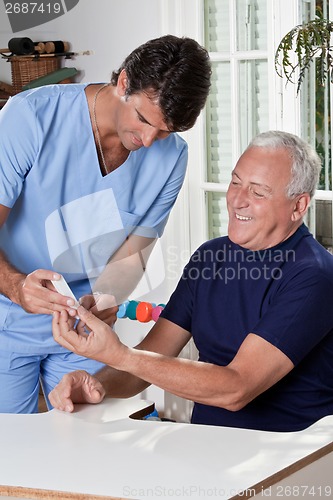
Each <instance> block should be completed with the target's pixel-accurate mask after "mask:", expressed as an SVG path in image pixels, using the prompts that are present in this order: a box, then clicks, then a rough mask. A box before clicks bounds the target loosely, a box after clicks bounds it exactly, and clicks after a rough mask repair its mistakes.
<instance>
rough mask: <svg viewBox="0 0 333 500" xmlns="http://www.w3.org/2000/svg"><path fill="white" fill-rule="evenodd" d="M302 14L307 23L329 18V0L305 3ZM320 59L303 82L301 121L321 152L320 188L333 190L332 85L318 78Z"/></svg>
mask: <svg viewBox="0 0 333 500" xmlns="http://www.w3.org/2000/svg"><path fill="white" fill-rule="evenodd" d="M302 7H303V10H302V15H303V20H304V22H307V21H309V20H311V19H314V18H315V17H316V16H317V17H323V18H328V16H329V14H328V7H329V2H328V0H324V1H323V0H317V1H314V0H311V1H309V2H307V3H302ZM319 68H320V66H319V63H318V60H317V61H315V62H314V63H311V65H310V71H308V72H306V73H305V78H304V80H303V82H302V85H301V92H300V96H301V103H302V106H301V122H302V136H303V137H304V139H305V140H307V141H309V142H310V143H311V144H312V145H313V146H314V147H315V148H316V150H317V152H318V153H319V155H320V157H321V160H322V171H321V174H320V179H319V185H318V188H319V189H322V190H331V189H332V170H331V162H332V151H331V132H330V127H331V112H330V106H331V104H330V99H331V96H330V93H331V92H332V84H331V82H330V79H329V77H328V79H326V82H325V85H324V86H322V85H321V84H320V82H319V81H318V75H319V74H320V69H319Z"/></svg>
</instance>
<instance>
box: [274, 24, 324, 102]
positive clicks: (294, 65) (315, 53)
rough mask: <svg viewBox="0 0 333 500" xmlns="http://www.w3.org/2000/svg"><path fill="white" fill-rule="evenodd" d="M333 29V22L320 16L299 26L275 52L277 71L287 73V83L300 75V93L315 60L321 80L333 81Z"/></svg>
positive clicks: (318, 77)
mask: <svg viewBox="0 0 333 500" xmlns="http://www.w3.org/2000/svg"><path fill="white" fill-rule="evenodd" d="M332 32H333V21H330V20H328V19H324V18H323V17H318V18H316V19H313V20H311V21H309V22H307V23H305V24H300V25H298V26H295V27H294V28H293V29H292V30H290V31H289V32H288V33H287V34H286V35H285V36H284V37H283V38H282V40H281V42H280V43H279V46H278V48H277V50H276V53H275V69H276V72H277V74H278V75H279V76H281V77H282V76H283V75H284V76H285V77H286V78H287V82H292V83H296V82H295V78H296V80H297V94H298V93H299V91H300V87H301V84H302V82H303V80H304V77H305V74H306V72H307V71H308V69H309V68H310V65H311V63H312V61H314V60H315V61H316V77H317V82H318V83H319V84H320V85H324V84H325V81H326V79H327V78H328V77H329V78H330V81H332V70H333V53H332V50H333V47H332V46H331V34H332ZM295 55H296V58H295ZM297 71H298V74H297Z"/></svg>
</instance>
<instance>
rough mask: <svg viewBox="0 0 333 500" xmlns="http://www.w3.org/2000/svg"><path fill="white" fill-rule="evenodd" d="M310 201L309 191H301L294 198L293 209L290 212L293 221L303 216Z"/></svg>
mask: <svg viewBox="0 0 333 500" xmlns="http://www.w3.org/2000/svg"><path fill="white" fill-rule="evenodd" d="M310 201H311V198H310V195H309V193H302V194H300V195H298V196H297V197H296V198H295V200H294V202H295V205H294V211H293V213H292V220H293V221H298V220H300V219H302V218H303V217H304V216H305V214H306V212H307V210H308V208H309V205H310Z"/></svg>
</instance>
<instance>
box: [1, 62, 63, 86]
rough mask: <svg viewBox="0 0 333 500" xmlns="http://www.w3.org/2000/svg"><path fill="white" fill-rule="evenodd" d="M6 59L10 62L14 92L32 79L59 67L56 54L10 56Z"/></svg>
mask: <svg viewBox="0 0 333 500" xmlns="http://www.w3.org/2000/svg"><path fill="white" fill-rule="evenodd" d="M8 61H10V63H11V70H12V84H13V87H14V91H15V93H16V94H17V93H18V92H21V90H22V87H24V85H26V84H28V83H30V82H31V81H32V80H35V79H36V78H39V77H41V76H45V75H47V74H48V73H52V71H56V70H57V69H59V68H60V57H57V56H43V57H36V56H11V57H9V58H8Z"/></svg>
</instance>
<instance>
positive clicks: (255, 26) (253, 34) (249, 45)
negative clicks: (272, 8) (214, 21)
mask: <svg viewBox="0 0 333 500" xmlns="http://www.w3.org/2000/svg"><path fill="white" fill-rule="evenodd" d="M236 4H237V34H238V36H237V49H238V50H267V21H266V16H267V5H266V4H267V0H237V2H236Z"/></svg>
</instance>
